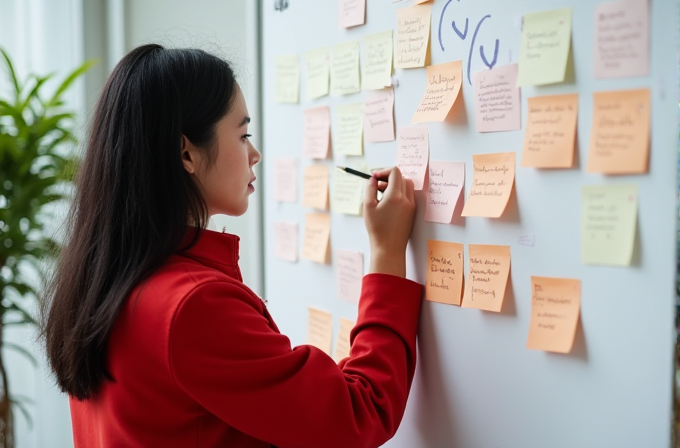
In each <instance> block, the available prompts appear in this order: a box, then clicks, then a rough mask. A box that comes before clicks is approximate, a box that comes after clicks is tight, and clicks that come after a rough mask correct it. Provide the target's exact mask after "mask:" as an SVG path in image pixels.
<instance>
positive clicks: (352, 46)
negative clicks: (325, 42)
mask: <svg viewBox="0 0 680 448" xmlns="http://www.w3.org/2000/svg"><path fill="white" fill-rule="evenodd" d="M359 91H361V80H360V78H359V41H357V40H353V41H349V42H345V43H342V44H338V45H336V46H334V47H333V57H332V58H331V95H335V96H339V95H348V94H350V93H356V92H359Z"/></svg>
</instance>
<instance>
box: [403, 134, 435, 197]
mask: <svg viewBox="0 0 680 448" xmlns="http://www.w3.org/2000/svg"><path fill="white" fill-rule="evenodd" d="M397 140H398V141H397V166H398V167H399V170H400V171H401V174H402V175H403V176H404V177H406V178H408V179H411V180H412V181H413V187H414V189H416V190H422V189H423V183H424V182H425V172H426V170H427V161H428V159H429V157H430V144H429V142H428V133H427V127H425V126H406V127H402V128H399V132H398V139H397Z"/></svg>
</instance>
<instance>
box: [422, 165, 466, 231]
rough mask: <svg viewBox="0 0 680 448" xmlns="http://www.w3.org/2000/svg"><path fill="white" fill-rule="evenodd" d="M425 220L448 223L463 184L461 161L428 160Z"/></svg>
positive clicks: (463, 173)
mask: <svg viewBox="0 0 680 448" xmlns="http://www.w3.org/2000/svg"><path fill="white" fill-rule="evenodd" d="M429 170H430V176H429V178H430V185H429V187H428V189H427V197H426V200H427V202H426V203H425V221H432V222H441V223H444V224H448V223H450V222H451V219H453V211H454V209H455V208H456V204H457V203H458V198H459V197H460V192H461V191H462V190H463V185H464V184H465V164H464V163H463V162H432V161H431V162H430V167H429Z"/></svg>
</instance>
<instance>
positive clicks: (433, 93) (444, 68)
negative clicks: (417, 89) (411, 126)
mask: <svg viewBox="0 0 680 448" xmlns="http://www.w3.org/2000/svg"><path fill="white" fill-rule="evenodd" d="M426 72H427V87H426V89H425V95H423V99H422V100H421V101H420V106H418V109H416V113H415V114H414V115H413V119H412V120H411V122H412V123H425V122H429V121H444V120H445V119H446V116H447V115H448V114H449V111H450V110H451V106H453V103H454V102H455V101H456V98H458V92H460V85H461V82H462V79H463V70H462V62H461V61H453V62H447V63H445V64H438V65H430V66H428V67H427V69H426Z"/></svg>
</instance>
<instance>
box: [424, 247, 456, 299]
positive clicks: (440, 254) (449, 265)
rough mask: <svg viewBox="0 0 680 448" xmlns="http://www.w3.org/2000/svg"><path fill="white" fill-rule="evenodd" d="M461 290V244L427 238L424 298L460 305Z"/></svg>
mask: <svg viewBox="0 0 680 448" xmlns="http://www.w3.org/2000/svg"><path fill="white" fill-rule="evenodd" d="M462 292H463V245H462V244H459V243H448V242H445V241H435V240H429V241H428V242H427V278H426V284H425V299H427V300H430V301H432V302H440V303H448V304H450V305H460V299H461V296H462Z"/></svg>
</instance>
